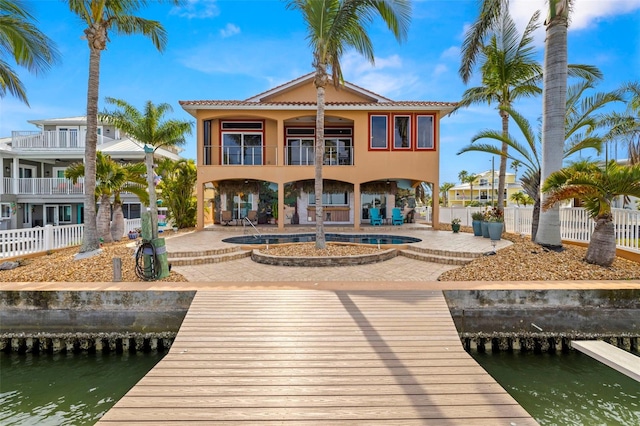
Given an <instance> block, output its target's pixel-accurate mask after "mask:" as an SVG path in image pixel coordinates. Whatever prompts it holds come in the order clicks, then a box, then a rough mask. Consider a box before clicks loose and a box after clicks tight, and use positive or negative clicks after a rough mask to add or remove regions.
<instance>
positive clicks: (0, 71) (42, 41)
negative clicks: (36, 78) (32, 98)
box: [0, 0, 59, 105]
mask: <svg viewBox="0 0 640 426" xmlns="http://www.w3.org/2000/svg"><path fill="white" fill-rule="evenodd" d="M0 52H2V56H0V98H4V97H5V95H6V93H7V91H8V92H9V93H10V94H11V95H13V96H15V97H16V98H18V99H20V100H21V101H22V102H24V103H25V104H27V105H29V101H28V100H27V91H26V89H25V87H24V85H23V84H22V82H21V81H20V78H19V77H18V74H16V72H15V71H14V70H13V68H12V67H11V66H10V65H9V62H8V58H5V57H4V56H5V54H8V55H10V56H12V60H13V61H14V62H15V63H16V64H17V65H18V66H21V67H24V68H26V69H27V70H28V71H29V72H31V73H34V74H36V75H37V74H39V73H40V72H43V71H46V70H48V69H49V67H50V66H51V65H52V64H54V63H55V62H56V61H57V60H58V57H59V53H58V50H57V49H56V47H55V43H54V42H53V40H51V39H50V38H49V37H47V36H46V35H44V34H43V33H42V32H40V30H38V28H36V25H35V19H34V17H33V15H32V14H31V13H30V12H29V11H28V10H27V9H26V5H25V3H24V2H23V1H22V0H0Z"/></svg>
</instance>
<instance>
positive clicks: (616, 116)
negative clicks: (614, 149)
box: [603, 81, 640, 164]
mask: <svg viewBox="0 0 640 426" xmlns="http://www.w3.org/2000/svg"><path fill="white" fill-rule="evenodd" d="M620 93H621V94H623V95H629V99H627V109H626V111H625V112H624V113H618V112H613V113H611V114H609V115H607V116H606V117H605V119H604V120H603V124H604V125H605V126H608V127H610V130H609V133H608V134H607V136H606V139H607V141H612V140H619V139H623V140H625V139H626V142H627V146H628V152H629V163H630V164H640V82H637V81H634V82H628V83H625V84H624V85H623V86H622V87H621V88H620Z"/></svg>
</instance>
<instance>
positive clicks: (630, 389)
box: [473, 352, 640, 426]
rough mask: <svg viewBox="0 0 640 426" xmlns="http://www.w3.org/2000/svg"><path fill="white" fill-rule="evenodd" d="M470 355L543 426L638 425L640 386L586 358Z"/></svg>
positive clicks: (513, 354) (574, 355) (519, 354)
mask: <svg viewBox="0 0 640 426" xmlns="http://www.w3.org/2000/svg"><path fill="white" fill-rule="evenodd" d="M473 357H474V358H475V359H476V361H478V362H479V363H480V365H482V367H483V368H484V369H485V370H487V371H488V372H489V374H491V376H493V377H494V378H495V379H496V380H497V381H498V383H500V384H501V385H502V387H504V388H505V389H506V390H507V391H508V392H509V393H510V394H511V395H512V396H513V397H514V398H515V399H516V400H517V401H518V402H519V403H520V405H522V407H524V409H525V410H527V411H528V412H529V414H531V415H532V416H533V417H534V418H535V419H536V420H537V421H538V422H539V423H540V424H541V425H579V426H583V425H607V426H611V425H624V426H627V425H640V383H638V382H636V381H635V380H633V379H631V378H629V377H627V376H625V375H623V374H621V373H618V372H617V371H615V370H614V369H612V368H610V367H607V366H606V365H604V364H601V363H600V362H598V361H596V360H594V359H592V358H590V357H588V356H587V355H584V354H581V353H579V352H571V353H568V354H558V355H552V354H540V355H535V354H533V353H506V352H501V353H496V354H491V353H488V354H477V353H476V354H473ZM638 362H640V358H638Z"/></svg>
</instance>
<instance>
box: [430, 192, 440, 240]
mask: <svg viewBox="0 0 640 426" xmlns="http://www.w3.org/2000/svg"><path fill="white" fill-rule="evenodd" d="M431 192H432V194H433V201H432V203H433V207H432V208H433V211H432V212H431V218H432V222H431V227H432V228H433V229H440V193H439V192H438V185H436V184H433V185H432V191H431Z"/></svg>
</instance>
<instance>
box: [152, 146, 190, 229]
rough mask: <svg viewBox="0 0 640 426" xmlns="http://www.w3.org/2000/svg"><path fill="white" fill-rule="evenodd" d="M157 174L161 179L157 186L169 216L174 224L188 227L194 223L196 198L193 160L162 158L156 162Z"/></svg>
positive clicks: (179, 226)
mask: <svg viewBox="0 0 640 426" xmlns="http://www.w3.org/2000/svg"><path fill="white" fill-rule="evenodd" d="M158 174H159V175H160V176H161V177H162V180H161V181H160V183H159V184H158V188H159V189H160V190H161V191H162V200H163V202H164V204H166V205H167V207H168V208H169V217H170V218H171V220H172V221H173V224H174V226H176V227H178V228H190V227H193V226H195V225H196V212H197V208H198V205H197V199H196V197H195V194H194V191H195V185H196V181H197V179H198V169H197V168H196V164H195V162H194V161H193V160H178V161H173V160H171V159H169V158H166V159H164V160H163V161H161V162H159V164H158Z"/></svg>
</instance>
